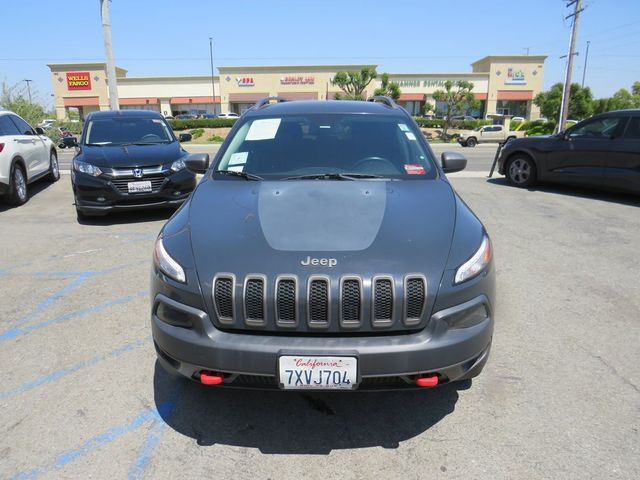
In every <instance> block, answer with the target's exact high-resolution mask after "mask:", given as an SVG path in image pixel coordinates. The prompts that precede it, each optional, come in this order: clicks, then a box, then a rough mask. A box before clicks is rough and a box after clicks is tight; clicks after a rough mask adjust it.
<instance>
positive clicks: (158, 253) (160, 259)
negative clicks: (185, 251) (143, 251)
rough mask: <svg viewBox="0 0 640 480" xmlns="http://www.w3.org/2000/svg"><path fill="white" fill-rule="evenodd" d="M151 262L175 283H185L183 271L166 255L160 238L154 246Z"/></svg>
mask: <svg viewBox="0 0 640 480" xmlns="http://www.w3.org/2000/svg"><path fill="white" fill-rule="evenodd" d="M153 260H154V262H155V264H156V266H157V267H158V268H159V269H160V271H162V273H164V274H165V275H167V276H168V277H170V278H173V279H174V280H175V281H177V282H181V283H185V282H186V280H187V277H186V276H185V274H184V269H183V268H182V267H181V266H180V264H179V263H178V262H176V261H175V260H174V259H173V258H171V256H170V255H169V253H167V251H166V250H165V248H164V244H163V243H162V238H161V237H158V239H157V240H156V246H155V248H154V250H153Z"/></svg>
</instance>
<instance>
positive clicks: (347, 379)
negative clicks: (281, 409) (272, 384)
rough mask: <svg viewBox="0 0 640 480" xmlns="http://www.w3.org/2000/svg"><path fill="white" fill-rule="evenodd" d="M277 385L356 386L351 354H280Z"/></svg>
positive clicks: (311, 387)
mask: <svg viewBox="0 0 640 480" xmlns="http://www.w3.org/2000/svg"><path fill="white" fill-rule="evenodd" d="M278 369H279V372H278V373H279V378H280V388H283V389H285V390H353V389H355V388H356V387H357V386H358V383H357V382H358V359H357V358H355V357H309V356H304V355H292V356H282V357H280V358H279V362H278Z"/></svg>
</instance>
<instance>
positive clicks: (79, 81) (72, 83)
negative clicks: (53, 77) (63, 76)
mask: <svg viewBox="0 0 640 480" xmlns="http://www.w3.org/2000/svg"><path fill="white" fill-rule="evenodd" d="M67 88H68V89H69V90H91V76H90V75H89V72H67Z"/></svg>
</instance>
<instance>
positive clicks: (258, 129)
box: [245, 118, 281, 140]
mask: <svg viewBox="0 0 640 480" xmlns="http://www.w3.org/2000/svg"><path fill="white" fill-rule="evenodd" d="M280 120H281V119H280V118H264V119H260V120H254V121H253V123H252V124H251V127H249V131H248V132H247V136H246V137H245V140H271V139H273V138H276V133H277V132H278V127H279V126H280Z"/></svg>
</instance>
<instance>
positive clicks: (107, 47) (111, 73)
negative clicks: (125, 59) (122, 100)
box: [100, 0, 120, 110]
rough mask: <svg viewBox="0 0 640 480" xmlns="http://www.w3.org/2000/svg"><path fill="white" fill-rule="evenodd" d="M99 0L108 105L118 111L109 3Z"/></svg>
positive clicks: (107, 0)
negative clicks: (107, 84)
mask: <svg viewBox="0 0 640 480" xmlns="http://www.w3.org/2000/svg"><path fill="white" fill-rule="evenodd" d="M110 1H111V0H100V16H101V18H102V36H103V37H104V52H105V56H106V57H107V82H109V105H110V107H111V110H119V108H120V107H119V104H118V84H117V83H116V66H115V64H114V63H113V49H112V47H111V22H110V20H109V2H110Z"/></svg>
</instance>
